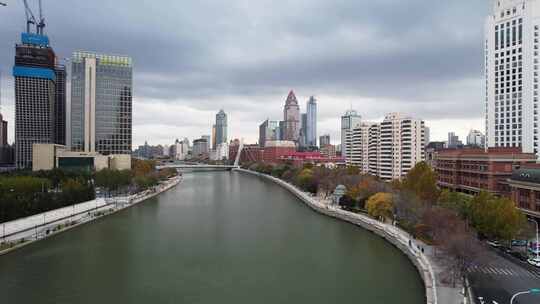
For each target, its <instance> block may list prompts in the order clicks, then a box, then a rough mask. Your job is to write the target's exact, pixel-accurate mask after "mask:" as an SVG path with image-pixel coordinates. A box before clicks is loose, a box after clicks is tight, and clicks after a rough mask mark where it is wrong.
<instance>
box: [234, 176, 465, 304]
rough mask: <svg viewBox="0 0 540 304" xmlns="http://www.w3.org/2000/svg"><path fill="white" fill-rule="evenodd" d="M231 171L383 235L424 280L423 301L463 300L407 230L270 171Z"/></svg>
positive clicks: (433, 303) (426, 249)
mask: <svg viewBox="0 0 540 304" xmlns="http://www.w3.org/2000/svg"><path fill="white" fill-rule="evenodd" d="M234 171H236V172H241V173H246V174H252V175H255V176H259V177H262V178H265V179H267V180H270V181H272V182H274V183H276V184H278V185H280V186H282V187H283V188H285V189H287V190H288V191H290V192H291V193H292V194H294V195H295V196H296V197H298V198H299V199H300V200H302V201H303V202H304V203H305V204H306V205H308V206H309V207H310V208H312V209H313V210H315V211H317V212H319V213H321V214H325V215H328V216H331V217H334V218H337V219H341V220H344V221H347V222H349V223H352V224H354V225H357V226H360V227H362V228H364V229H367V230H369V231H371V232H373V233H375V234H377V235H379V236H381V237H383V238H385V239H386V240H387V241H389V242H390V243H392V244H393V245H394V246H396V247H397V248H398V249H400V250H401V251H402V252H403V253H404V254H405V255H407V257H409V259H410V260H411V261H412V263H413V264H414V265H415V266H416V268H417V269H418V272H419V274H420V276H421V278H422V280H423V281H424V286H425V289H426V303H427V304H458V303H467V300H466V299H465V298H464V296H463V294H464V293H463V288H462V286H461V288H454V287H452V286H449V285H448V284H444V283H443V282H442V277H444V273H445V267H444V265H443V261H442V260H441V258H437V257H435V255H434V254H433V248H432V247H430V246H427V245H425V244H424V243H422V242H420V241H418V240H412V239H411V237H410V235H409V234H408V233H407V232H405V231H403V230H401V229H399V228H398V227H395V226H393V225H389V224H385V223H382V222H379V221H377V220H374V219H372V218H370V217H368V216H365V215H362V214H357V213H353V212H348V211H345V210H341V209H339V208H336V207H333V206H331V205H330V202H329V201H324V200H321V199H319V198H316V197H313V196H311V195H310V194H308V193H306V192H303V191H301V190H299V189H298V188H296V187H295V186H293V185H291V184H289V183H287V182H285V181H283V180H280V179H278V178H275V177H272V176H270V175H266V174H262V173H258V172H254V171H250V170H245V169H234ZM421 248H423V251H424V252H422V250H421Z"/></svg>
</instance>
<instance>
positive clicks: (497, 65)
mask: <svg viewBox="0 0 540 304" xmlns="http://www.w3.org/2000/svg"><path fill="white" fill-rule="evenodd" d="M539 35H540V1H537V0H498V1H493V12H492V14H490V15H489V16H488V17H487V19H486V23H485V40H484V45H485V53H484V54H485V55H484V56H485V58H484V60H485V61H484V65H485V84H486V87H485V120H486V136H487V146H488V147H520V146H521V147H522V150H523V152H526V153H527V152H534V153H536V154H537V155H538V152H539V150H538V145H539V135H538V132H539V127H538V123H539V122H538V98H539V88H538V82H539V75H538V73H539V72H538V65H539V64H538V63H539V60H540V57H539V52H540V51H539V46H540V45H539Z"/></svg>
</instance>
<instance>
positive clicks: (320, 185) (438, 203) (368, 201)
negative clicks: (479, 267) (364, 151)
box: [243, 162, 528, 281]
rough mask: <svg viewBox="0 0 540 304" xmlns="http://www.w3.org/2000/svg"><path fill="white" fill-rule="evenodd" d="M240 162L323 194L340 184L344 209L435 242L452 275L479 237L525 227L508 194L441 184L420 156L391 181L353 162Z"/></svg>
mask: <svg viewBox="0 0 540 304" xmlns="http://www.w3.org/2000/svg"><path fill="white" fill-rule="evenodd" d="M243 167H244V168H246V169H250V170H254V171H258V172H261V173H266V174H271V175H272V176H274V177H277V178H280V179H282V180H285V181H287V182H289V183H292V184H294V185H295V186H297V187H298V188H300V189H302V190H303V191H306V192H310V193H312V194H314V195H317V196H319V197H320V198H322V199H325V200H328V199H332V198H333V197H332V195H333V192H334V190H335V189H336V187H337V186H338V185H344V186H345V187H346V189H347V191H346V193H345V195H343V196H342V197H341V198H340V199H339V202H338V204H339V205H340V207H341V208H342V209H346V210H349V211H352V212H362V213H366V214H368V215H369V216H372V217H373V218H376V219H379V220H383V221H387V222H394V223H396V224H397V225H399V226H400V227H401V228H402V229H404V230H405V231H407V232H408V233H410V234H411V236H412V237H414V238H419V239H422V240H423V241H424V242H425V243H427V244H433V245H435V247H436V251H437V252H439V254H442V255H445V256H447V257H448V261H449V263H448V265H449V272H448V273H449V276H450V277H451V278H450V279H452V280H454V281H455V280H456V279H459V278H460V277H462V276H463V275H464V274H465V271H466V268H467V267H468V265H471V263H474V262H475V261H477V260H478V259H481V258H482V257H483V253H484V252H485V251H484V250H483V248H484V245H483V244H482V243H481V242H480V239H483V238H489V239H497V240H501V241H508V242H510V241H511V240H512V239H515V238H517V237H520V236H522V235H523V234H525V233H526V232H527V228H528V227H527V225H526V218H525V216H524V215H523V213H521V212H520V211H519V209H518V208H516V206H515V204H514V203H513V202H512V201H511V200H510V199H507V198H501V197H497V196H495V195H492V194H489V193H485V192H483V193H480V194H478V195H476V196H470V195H466V194H461V193H456V192H451V191H448V190H440V189H439V188H438V187H437V177H436V174H435V172H434V171H433V170H432V169H431V168H430V167H429V166H428V165H427V164H426V163H423V162H422V163H419V164H417V165H416V166H415V167H414V168H413V169H412V170H411V171H410V172H409V173H408V174H407V175H406V176H405V177H404V178H403V179H402V180H401V181H397V180H396V181H393V182H384V181H382V180H379V179H378V178H376V177H374V176H371V175H364V174H361V173H360V170H359V169H358V168H355V167H347V168H339V167H338V168H334V169H328V168H325V167H314V166H311V165H307V166H304V167H293V166H291V165H287V164H280V165H275V166H273V165H269V164H260V163H253V164H247V165H245V166H243Z"/></svg>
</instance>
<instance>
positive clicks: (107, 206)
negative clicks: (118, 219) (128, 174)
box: [0, 176, 182, 254]
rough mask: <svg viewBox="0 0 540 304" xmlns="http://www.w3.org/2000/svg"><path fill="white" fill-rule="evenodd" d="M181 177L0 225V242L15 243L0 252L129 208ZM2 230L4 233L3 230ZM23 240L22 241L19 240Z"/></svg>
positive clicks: (5, 251) (176, 182) (174, 182)
mask: <svg viewBox="0 0 540 304" xmlns="http://www.w3.org/2000/svg"><path fill="white" fill-rule="evenodd" d="M181 180H182V177H181V176H178V177H175V178H171V179H169V180H168V181H166V182H163V183H161V184H159V185H157V186H155V187H153V188H152V189H149V190H146V191H142V192H139V193H136V194H133V195H130V196H121V197H114V198H106V199H105V198H98V199H96V200H93V201H90V202H85V203H81V204H76V205H72V206H69V207H64V208H60V209H56V210H51V211H48V212H44V213H40V214H37V215H33V216H30V217H26V218H22V219H18V220H15V221H10V222H5V223H2V224H0V225H1V227H0V229H2V238H1V239H0V243H8V244H10V243H11V244H12V245H11V246H13V244H18V245H17V246H16V247H10V248H7V250H4V251H2V250H0V254H4V253H7V252H9V251H11V250H13V249H15V248H18V246H19V245H25V244H28V243H29V241H30V242H32V241H37V240H40V239H44V238H46V237H48V236H50V235H52V234H53V232H54V233H59V232H62V231H64V230H67V229H69V228H72V227H74V226H77V225H81V224H84V223H87V222H89V221H92V220H94V219H96V218H99V217H101V216H104V215H107V214H110V213H114V212H117V211H120V210H122V209H125V208H129V207H131V206H133V205H135V204H138V203H140V202H142V201H144V200H147V199H149V198H151V197H153V196H156V195H158V194H160V193H162V192H164V191H167V190H169V189H170V188H172V187H174V186H176V185H177V184H178V183H180V181H181ZM4 231H5V233H3V232H4ZM21 241H24V242H26V243H24V242H23V243H20V242H21Z"/></svg>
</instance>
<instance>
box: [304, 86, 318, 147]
mask: <svg viewBox="0 0 540 304" xmlns="http://www.w3.org/2000/svg"><path fill="white" fill-rule="evenodd" d="M306 115H307V119H306V127H305V128H306V130H305V132H306V146H308V147H316V146H317V100H316V99H315V97H313V96H311V97H310V98H309V100H308V102H307V107H306Z"/></svg>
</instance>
